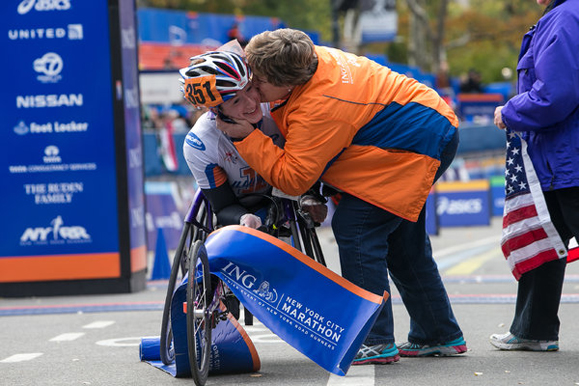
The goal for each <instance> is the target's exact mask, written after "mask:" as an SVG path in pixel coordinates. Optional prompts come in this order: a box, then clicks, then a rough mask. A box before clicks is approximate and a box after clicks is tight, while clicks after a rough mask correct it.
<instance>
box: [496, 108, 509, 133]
mask: <svg viewBox="0 0 579 386" xmlns="http://www.w3.org/2000/svg"><path fill="white" fill-rule="evenodd" d="M503 107H505V106H499V107H497V108H496V109H495V121H494V123H495V125H496V126H497V127H498V128H499V129H501V130H504V129H506V128H507V125H505V123H504V122H503V114H502V113H501V110H502V109H503Z"/></svg>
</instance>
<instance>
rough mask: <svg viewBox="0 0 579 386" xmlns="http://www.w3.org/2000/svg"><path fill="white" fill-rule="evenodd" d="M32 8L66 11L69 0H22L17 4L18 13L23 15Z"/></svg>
mask: <svg viewBox="0 0 579 386" xmlns="http://www.w3.org/2000/svg"><path fill="white" fill-rule="evenodd" d="M32 8H34V9H36V10H37V11H66V10H67V9H70V1H69V0H23V1H22V2H21V3H20V4H18V8H17V11H18V14H20V15H25V14H27V13H28V12H30V10H31V9H32Z"/></svg>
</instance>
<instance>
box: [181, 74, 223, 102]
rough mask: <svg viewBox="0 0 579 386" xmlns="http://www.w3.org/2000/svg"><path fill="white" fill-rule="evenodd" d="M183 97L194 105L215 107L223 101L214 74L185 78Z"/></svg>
mask: <svg viewBox="0 0 579 386" xmlns="http://www.w3.org/2000/svg"><path fill="white" fill-rule="evenodd" d="M185 98H187V100H188V101H189V102H191V104H193V105H194V106H206V107H215V106H217V105H219V104H221V103H223V98H221V94H219V91H217V87H216V85H215V76H214V75H207V76H202V77H199V78H190V79H185Z"/></svg>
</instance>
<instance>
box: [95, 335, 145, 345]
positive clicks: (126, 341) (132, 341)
mask: <svg viewBox="0 0 579 386" xmlns="http://www.w3.org/2000/svg"><path fill="white" fill-rule="evenodd" d="M96 344H97V345H99V346H109V347H131V346H136V347H138V346H139V345H140V344H141V338H140V337H139V338H116V339H106V340H99V341H98V342H96Z"/></svg>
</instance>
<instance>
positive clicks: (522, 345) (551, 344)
mask: <svg viewBox="0 0 579 386" xmlns="http://www.w3.org/2000/svg"><path fill="white" fill-rule="evenodd" d="M490 341H491V344H492V345H493V346H495V347H496V348H500V349H501V350H520V351H521V350H526V351H557V350H559V341H556V340H533V339H522V338H517V337H516V336H514V335H513V334H511V333H510V332H507V333H506V334H493V335H491V337H490Z"/></svg>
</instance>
